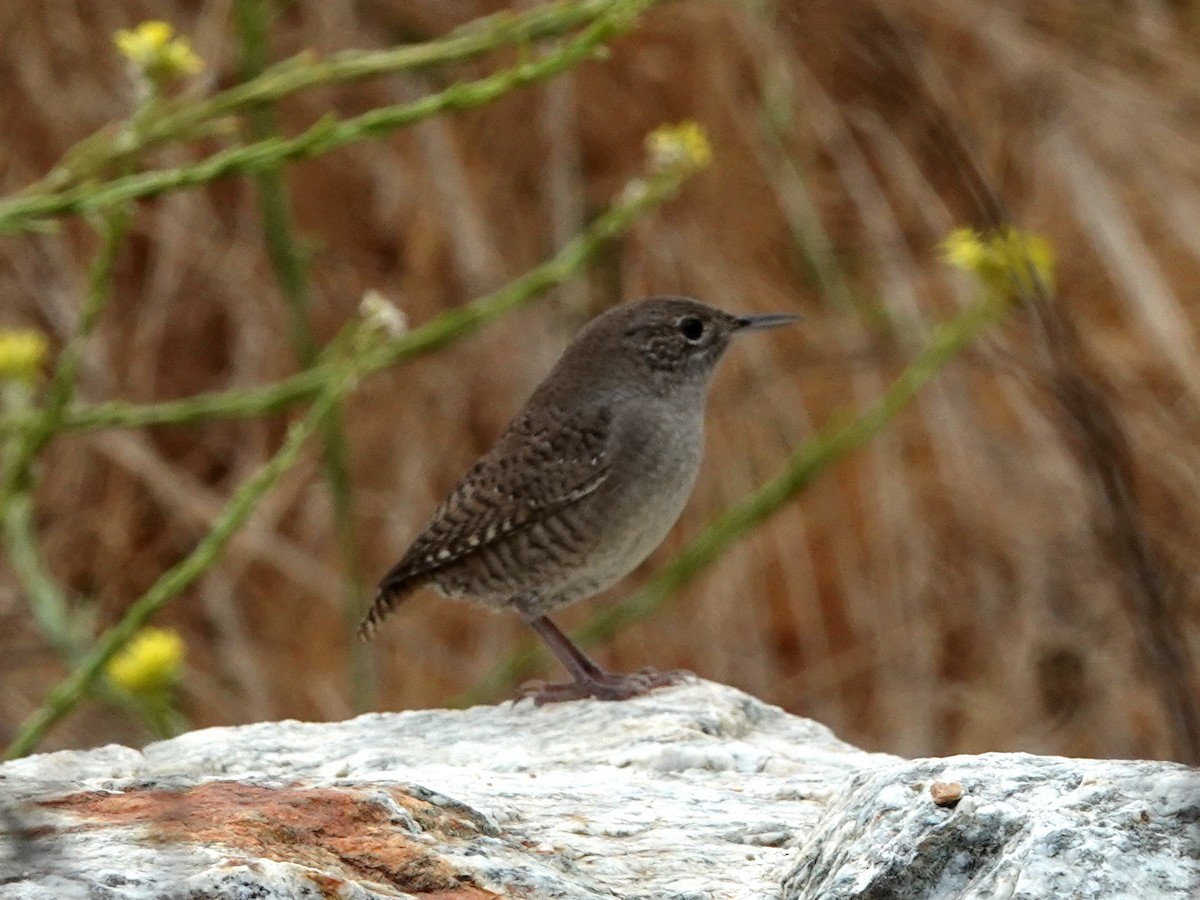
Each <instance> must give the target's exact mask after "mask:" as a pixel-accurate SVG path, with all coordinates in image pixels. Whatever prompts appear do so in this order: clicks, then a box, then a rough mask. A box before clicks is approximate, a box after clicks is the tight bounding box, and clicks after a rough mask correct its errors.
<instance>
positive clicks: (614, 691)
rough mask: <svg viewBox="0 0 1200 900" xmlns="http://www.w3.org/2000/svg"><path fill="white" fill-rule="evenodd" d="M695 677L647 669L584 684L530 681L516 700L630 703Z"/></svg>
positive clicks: (608, 675) (607, 674) (603, 676)
mask: <svg viewBox="0 0 1200 900" xmlns="http://www.w3.org/2000/svg"><path fill="white" fill-rule="evenodd" d="M691 676H692V673H691V672H689V671H687V670H686V669H672V670H670V671H667V672H660V671H658V669H653V668H649V667H648V668H645V669H641V670H640V671H637V672H634V673H633V674H631V675H617V674H614V673H612V672H601V673H600V674H599V675H597V676H595V677H591V678H588V679H586V680H583V681H567V682H545V681H529V682H526V683H525V684H523V685H521V687H520V688H518V690H517V696H516V698H515V699H517V700H524V699H526V698H529V699H531V700H533V702H534V704H535V705H536V706H545V705H546V704H547V703H565V702H567V701H568V700H586V699H588V698H592V699H595V700H628V699H629V698H630V697H637V696H640V695H641V694H645V693H646V692H647V691H652V690H654V689H655V688H660V687H667V686H668V685H672V684H678V683H679V682H681V681H683V680H685V679H687V678H689V677H691Z"/></svg>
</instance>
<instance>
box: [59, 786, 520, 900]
mask: <svg viewBox="0 0 1200 900" xmlns="http://www.w3.org/2000/svg"><path fill="white" fill-rule="evenodd" d="M379 791H383V792H386V793H387V794H388V795H389V796H390V797H391V799H392V800H394V801H395V802H396V803H397V804H398V805H399V806H401V807H403V808H404V809H405V811H407V812H408V813H409V815H411V816H412V818H413V820H414V821H415V822H416V823H417V824H418V826H419V827H420V828H421V830H422V831H424V832H425V833H426V834H429V835H432V836H433V837H435V838H437V839H438V840H439V841H441V842H447V843H449V842H454V841H457V840H461V839H463V838H466V837H469V836H472V835H474V834H477V833H478V828H477V827H476V826H475V824H474V823H473V822H471V821H470V819H469V818H468V817H467V816H465V815H461V814H457V813H455V812H453V811H449V810H447V809H444V808H442V807H440V806H437V805H436V804H433V803H429V802H428V801H425V800H420V799H418V798H415V797H412V796H410V795H409V794H406V793H405V792H404V791H403V790H400V789H398V788H380V789H378V790H377V791H375V792H373V793H375V794H378V793H379ZM41 805H42V806H44V807H47V808H51V809H59V810H62V811H64V812H69V813H71V814H73V815H75V816H78V817H80V818H84V819H90V820H94V821H95V820H99V821H103V822H105V823H107V824H110V825H144V826H145V827H146V828H147V831H148V835H149V839H151V840H154V841H159V842H162V843H169V844H182V843H190V844H205V845H219V846H223V847H228V848H230V849H232V850H235V851H240V852H242V853H245V854H246V855H247V856H255V857H260V858H264V859H272V860H275V861H277V862H291V863H297V864H299V865H302V866H308V867H311V868H314V869H320V870H322V871H323V872H325V873H326V874H324V875H321V876H319V879H317V880H319V881H320V884H319V885H318V886H319V887H320V888H321V890H322V892H323V893H325V894H327V895H334V894H337V893H338V891H339V887H340V881H339V879H338V878H337V877H335V876H334V875H331V874H329V873H338V872H344V873H345V874H346V877H347V878H353V879H356V880H357V879H366V880H370V881H377V882H382V883H384V884H390V885H392V886H394V887H397V888H399V889H401V890H403V891H404V892H406V893H409V894H415V895H417V896H420V897H424V898H428V900H487V898H492V897H498V896H500V895H498V894H494V893H492V892H491V891H486V890H483V889H480V888H478V887H475V886H474V885H472V884H470V882H469V876H464V875H461V874H459V873H457V872H455V870H454V868H453V866H452V865H451V864H450V863H449V862H448V861H447V860H446V859H445V858H443V857H442V856H441V855H439V854H438V853H437V851H436V849H435V848H433V847H431V846H429V845H427V844H425V843H422V842H420V841H417V840H414V839H413V837H412V835H411V832H410V831H409V830H407V829H406V828H405V827H404V826H403V825H399V824H397V823H395V822H393V821H391V814H390V813H389V811H388V809H387V808H386V807H385V806H384V805H382V804H380V803H378V802H376V800H375V799H373V798H372V797H371V796H369V795H366V794H364V793H363V792H361V791H357V790H354V789H350V788H346V789H339V788H304V787H281V788H272V787H261V786H257V785H250V784H242V783H240V782H236V781H213V782H209V783H207V784H202V785H199V786H197V787H193V788H189V789H187V790H183V791H171V790H154V789H137V788H134V789H131V790H127V791H125V792H123V793H116V794H114V793H107V792H101V791H84V792H80V793H76V794H69V795H67V796H65V797H60V798H57V799H55V800H48V801H44V802H43V803H42V804H41Z"/></svg>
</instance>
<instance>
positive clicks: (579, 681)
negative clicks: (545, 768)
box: [359, 297, 798, 704]
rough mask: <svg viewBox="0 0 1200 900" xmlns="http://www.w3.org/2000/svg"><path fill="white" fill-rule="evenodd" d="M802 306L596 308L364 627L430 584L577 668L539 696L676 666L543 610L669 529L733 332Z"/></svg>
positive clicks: (589, 588) (657, 681) (669, 303)
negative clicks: (612, 652) (574, 637)
mask: <svg viewBox="0 0 1200 900" xmlns="http://www.w3.org/2000/svg"><path fill="white" fill-rule="evenodd" d="M797 318H798V316H795V315H790V314H773V315H757V316H734V315H730V314H729V313H725V312H722V311H721V310H719V309H714V308H712V307H711V306H706V305H704V304H703V303H700V302H698V301H696V300H690V299H688V298H686V297H651V298H649V299H646V300H639V301H634V302H631V303H626V304H622V305H620V306H616V307H614V308H613V309H611V310H609V311H608V312H606V313H604V314H602V315H600V316H597V317H596V318H595V319H593V320H592V321H591V322H589V323H588V324H587V325H586V326H585V327H584V328H583V330H581V331H580V332H579V334H578V335H577V336H576V337H575V339H574V340H573V341H572V342H571V344H570V345H569V346H568V347H567V349H566V350H565V351H564V352H563V355H562V357H561V359H559V361H558V363H557V365H555V367H554V369H553V370H552V371H551V372H550V374H549V375H548V376H547V377H546V379H545V381H543V382H542V383H541V385H539V386H538V388H537V390H535V391H534V392H533V395H532V396H531V397H530V398H529V400H528V401H527V402H526V403H525V406H524V408H523V409H522V410H521V411H520V413H518V414H517V417H516V418H515V419H514V420H513V422H512V424H510V425H509V426H508V429H507V430H506V431H505V432H504V434H503V436H502V437H501V438H500V440H499V442H498V443H497V444H496V446H495V447H493V448H492V449H491V450H490V451H489V452H488V453H487V454H486V455H485V456H483V457H482V458H481V459H480V460H479V462H477V463H476V464H475V465H474V467H472V469H471V470H470V471H469V472H467V474H466V475H465V476H464V477H463V479H462V481H460V482H459V483H458V486H457V487H455V488H454V490H453V491H451V492H450V496H448V497H447V498H446V499H445V501H443V503H442V505H441V506H440V507H438V510H437V512H435V513H434V515H433V519H432V520H431V521H430V522H429V524H428V525H426V526H425V529H424V530H423V531H422V532H421V533H420V534H419V535H418V536H417V538H416V540H415V541H413V544H412V546H411V547H409V548H408V551H407V552H406V553H405V554H404V557H403V558H402V559H401V560H400V562H398V563H397V564H396V565H395V566H394V567H393V568H392V570H391V571H390V572H388V573H387V575H385V576H384V578H383V580H382V581H381V582H380V584H379V595H378V596H377V597H376V599H375V602H374V604H373V605H372V607H371V609H370V611H369V612H368V614H367V616H366V618H365V619H364V620H363V623H362V626H361V627H360V629H359V634H360V636H361V637H363V638H364V639H366V638H370V637H371V635H372V634H373V633H374V631H375V627H376V626H377V625H378V624H379V622H380V621H381V620H382V619H383V618H384V617H385V616H386V615H388V613H389V612H391V610H392V609H393V608H394V607H395V606H396V604H398V603H399V602H400V601H401V600H403V599H404V598H405V597H406V596H407V595H408V594H409V593H411V592H412V591H413V590H415V589H416V588H419V587H423V586H429V587H432V588H433V589H434V590H436V591H438V592H439V593H441V594H442V595H443V596H446V597H452V598H455V599H463V600H474V601H475V602H477V603H480V604H482V605H484V606H487V607H490V608H492V609H512V610H515V611H516V612H517V613H518V614H520V615H521V616H522V618H524V619H525V621H526V622H528V623H529V624H530V626H532V628H533V629H534V631H536V632H537V633H538V634H539V635H540V636H541V637H542V639H543V640H544V641H545V642H546V644H547V645H548V646H549V647H550V649H551V651H553V653H554V655H555V656H556V657H557V658H558V660H559V661H560V662H561V663H562V664H563V666H565V667H566V669H567V671H568V672H569V673H570V674H571V677H572V678H573V679H574V681H573V682H571V683H566V684H548V685H540V686H539V687H538V689H537V690H536V691H533V692H532V696H533V698H534V700H535V702H537V703H539V704H541V703H549V702H555V701H560V700H575V699H580V698H583V697H595V698H597V699H600V700H624V699H626V698H628V697H633V696H636V695H638V694H641V693H644V692H645V691H647V690H650V689H651V688H655V687H660V686H662V685H665V684H671V683H673V682H674V681H676V680H678V678H679V677H680V673H674V672H658V671H655V670H653V669H644V670H642V671H641V672H638V673H636V674H633V675H617V674H613V673H610V672H606V671H604V670H603V669H601V668H600V667H599V666H598V665H596V663H594V662H592V660H590V659H589V658H588V657H587V656H586V655H584V653H583V651H582V650H580V649H579V648H578V647H577V646H576V645H575V644H574V643H572V642H571V640H570V639H569V638H568V637H567V636H566V635H565V634H563V632H562V631H560V630H559V628H558V626H556V625H555V624H554V623H553V622H551V621H550V619H549V618H547V613H549V612H551V611H553V610H555V609H558V608H559V607H561V606H565V605H566V604H568V603H574V602H575V601H576V600H582V599H583V598H584V597H589V596H591V595H593V594H595V593H597V592H599V591H602V590H604V589H605V588H607V587H609V586H610V585H612V584H613V583H615V582H616V581H618V580H620V579H621V578H623V577H625V576H626V575H628V574H629V573H630V572H631V571H633V569H634V568H636V567H637V566H638V565H639V564H640V563H641V562H642V561H643V560H644V559H645V558H646V557H647V556H649V555H650V553H651V551H653V550H654V548H655V547H657V546H658V545H659V544H660V543H661V542H662V540H663V538H664V537H666V535H667V532H668V531H669V530H670V529H671V526H672V525H674V524H675V520H676V519H678V518H679V514H680V513H681V512H682V511H683V507H684V505H685V504H686V503H687V499H688V497H689V496H690V495H691V492H692V485H693V484H694V483H695V480H696V472H697V470H698V468H699V466H700V457H701V454H702V451H703V445H704V405H705V401H706V399H707V397H708V388H709V384H710V382H711V381H712V375H713V372H714V371H715V369H716V366H717V363H718V362H719V361H720V359H721V356H722V354H723V353H724V352H725V349H726V348H727V347H728V346H729V341H730V339H731V338H732V337H733V336H734V335H735V334H738V333H741V332H743V331H750V330H753V329H762V328H772V327H774V326H776V325H783V324H786V323H788V322H792V321H794V320H795V319H797Z"/></svg>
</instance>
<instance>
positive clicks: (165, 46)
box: [113, 21, 204, 84]
mask: <svg viewBox="0 0 1200 900" xmlns="http://www.w3.org/2000/svg"><path fill="white" fill-rule="evenodd" d="M113 42H114V43H115V44H116V45H117V49H118V50H119V51H121V55H122V56H124V57H125V58H126V59H128V60H129V61H130V62H131V63H133V65H134V67H135V68H136V69H137V70H138V71H139V72H140V73H142V74H143V75H145V76H146V77H147V78H148V79H150V80H151V81H153V82H155V83H156V84H163V83H165V82H167V81H171V80H173V79H175V78H178V77H180V76H183V75H195V74H196V73H197V72H199V71H200V70H201V69H203V68H204V61H203V60H201V59H200V57H199V56H197V55H196V54H195V52H194V51H193V50H192V45H191V43H190V42H189V41H188V39H187V38H185V37H175V29H174V28H172V27H171V26H170V25H169V24H168V23H166V22H157V21H154V22H142V23H141V24H140V25H138V26H137V27H136V28H134V29H133V30H132V31H128V30H126V29H124V28H122V29H121V30H120V31H118V32H117V33H116V34H115V35H113Z"/></svg>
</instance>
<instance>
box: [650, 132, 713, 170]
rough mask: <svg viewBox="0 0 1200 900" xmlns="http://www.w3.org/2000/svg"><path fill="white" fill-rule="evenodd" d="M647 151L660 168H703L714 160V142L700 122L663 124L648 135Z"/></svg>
mask: <svg viewBox="0 0 1200 900" xmlns="http://www.w3.org/2000/svg"><path fill="white" fill-rule="evenodd" d="M646 151H647V152H648V153H649V154H650V161H651V164H652V165H653V166H654V168H656V169H669V168H676V167H679V168H684V169H687V170H691V171H699V170H700V169H703V168H704V167H705V166H707V165H708V164H709V163H710V162H712V145H711V144H710V143H709V142H708V135H707V134H705V132H704V128H703V126H702V125H700V123H699V122H695V121H692V120H690V119H689V120H688V121H685V122H680V123H678V124H677V125H662V126H659V127H658V128H656V129H654V131H652V132H650V134H649V135H648V136H647V137H646Z"/></svg>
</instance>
